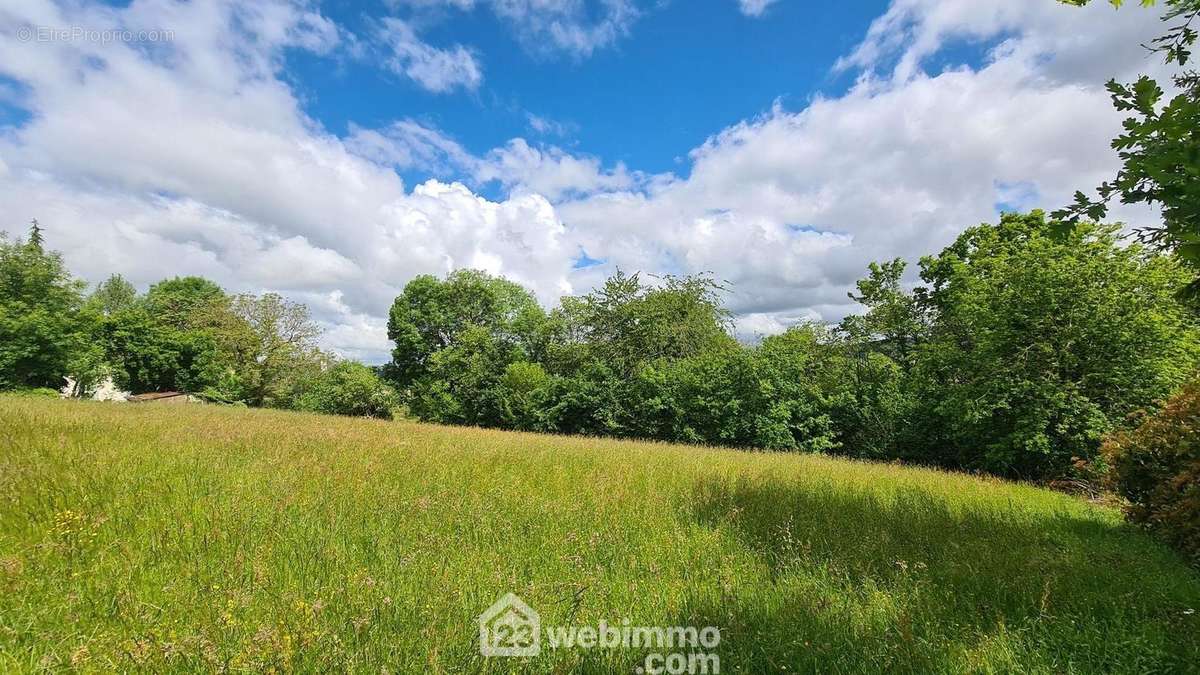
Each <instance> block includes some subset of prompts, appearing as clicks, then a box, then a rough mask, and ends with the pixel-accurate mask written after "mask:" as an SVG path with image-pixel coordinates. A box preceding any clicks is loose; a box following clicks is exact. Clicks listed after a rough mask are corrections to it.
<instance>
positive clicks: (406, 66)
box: [379, 17, 483, 94]
mask: <svg viewBox="0 0 1200 675" xmlns="http://www.w3.org/2000/svg"><path fill="white" fill-rule="evenodd" d="M379 37H380V40H381V41H382V42H383V43H384V44H385V45H387V46H388V48H389V49H390V50H391V57H390V58H389V59H388V60H387V62H386V64H387V66H388V67H389V68H390V69H391V70H392V71H394V72H396V73H397V74H400V75H404V76H406V77H408V78H410V79H412V80H413V81H414V82H416V83H417V84H419V85H421V86H422V87H424V88H425V89H428V90H429V91H432V92H434V93H438V94H444V93H446V92H449V91H453V90H454V89H457V88H460V87H461V88H463V89H467V90H475V89H478V88H479V83H480V82H482V81H483V67H482V66H480V65H479V62H478V61H477V60H476V59H475V55H474V54H472V53H471V51H470V50H469V49H467V48H466V47H463V46H462V45H455V46H453V47H451V48H450V49H438V48H436V47H433V46H430V45H429V44H427V43H425V42H424V41H423V40H421V38H420V37H418V36H417V33H416V31H415V30H413V27H412V26H411V25H410V24H408V23H407V22H405V21H401V20H400V19H396V18H392V17H388V18H385V19H383V21H382V22H381V28H380V31H379Z"/></svg>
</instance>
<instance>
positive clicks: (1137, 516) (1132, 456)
mask: <svg viewBox="0 0 1200 675" xmlns="http://www.w3.org/2000/svg"><path fill="white" fill-rule="evenodd" d="M1103 454H1104V458H1105V459H1106V460H1107V461H1108V462H1109V463H1110V464H1111V466H1112V471H1111V474H1110V476H1111V480H1112V482H1113V484H1114V486H1115V487H1116V489H1117V491H1118V492H1120V494H1121V495H1122V496H1123V497H1125V498H1126V499H1128V500H1129V507H1128V509H1127V513H1128V516H1129V519H1130V520H1131V521H1133V522H1135V523H1139V524H1142V525H1144V526H1146V527H1148V528H1149V529H1151V530H1153V531H1154V532H1156V533H1157V534H1159V535H1160V536H1162V537H1163V538H1164V539H1166V540H1167V541H1168V542H1169V543H1170V544H1171V545H1172V546H1175V547H1176V548H1178V549H1179V550H1181V551H1182V552H1183V553H1184V555H1185V556H1187V558H1188V559H1189V561H1190V562H1191V563H1192V564H1193V565H1197V566H1200V380H1195V381H1193V382H1192V383H1191V384H1189V385H1187V386H1186V387H1184V388H1183V389H1182V390H1181V391H1180V392H1179V393H1178V394H1176V395H1175V396H1174V397H1173V398H1172V399H1171V400H1169V401H1168V402H1167V404H1166V405H1165V406H1164V407H1163V408H1162V409H1161V410H1160V411H1158V412H1157V413H1156V414H1154V415H1152V416H1149V417H1146V418H1145V419H1144V420H1142V422H1141V424H1140V425H1139V426H1138V427H1137V428H1135V429H1133V430H1132V431H1121V432H1117V433H1114V434H1112V435H1110V436H1109V437H1108V438H1107V439H1106V440H1105V442H1104V446H1103Z"/></svg>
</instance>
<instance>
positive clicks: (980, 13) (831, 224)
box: [0, 0, 1160, 361]
mask: <svg viewBox="0 0 1200 675" xmlns="http://www.w3.org/2000/svg"><path fill="white" fill-rule="evenodd" d="M430 1H444V0H430ZM456 1H457V2H458V3H459V6H460V7H469V6H474V5H473V3H471V2H470V1H469V0H456ZM479 1H480V2H484V1H485V0H479ZM1033 5H1034V3H1014V2H1011V0H955V1H954V2H949V1H947V2H933V1H932V0H925V1H918V0H896V2H894V3H893V6H892V8H891V9H889V11H888V13H887V14H886V15H885V17H883V18H881V19H880V20H879V21H877V22H876V23H875V24H874V25H873V27H872V28H871V31H870V33H869V35H868V36H867V38H866V40H865V41H864V42H863V43H862V45H860V46H859V47H858V48H857V49H856V50H854V51H853V52H852V53H851V54H850V55H849V56H848V57H847V59H846V60H845V61H844V62H843V63H842V67H843V68H847V69H855V70H857V71H859V72H860V77H859V79H858V81H857V83H856V84H855V85H854V86H853V87H852V88H851V89H850V91H848V92H846V93H845V94H844V95H842V96H839V97H836V98H828V97H826V98H821V97H818V98H815V99H814V100H813V101H812V102H811V103H810V104H809V105H808V106H807V107H805V108H804V109H802V110H785V109H783V108H781V107H775V108H772V109H771V110H769V111H767V112H766V113H764V114H763V115H762V116H760V117H758V118H755V119H750V120H746V121H743V122H741V123H739V124H735V125H732V126H730V127H729V128H727V129H724V130H721V131H719V132H718V133H715V134H714V135H713V136H712V137H711V138H710V139H708V140H707V141H706V142H705V143H704V144H702V145H701V146H700V147H698V148H696V149H695V150H693V151H692V152H691V153H690V155H689V158H690V171H689V172H687V174H686V175H684V176H674V175H670V174H663V175H657V176H645V175H642V174H640V173H638V172H636V171H632V170H628V169H626V168H625V167H624V166H622V165H620V164H617V165H615V166H611V165H607V166H606V164H605V163H604V162H603V161H602V160H601V159H600V158H597V157H590V156H586V155H579V154H576V153H572V152H568V151H566V150H563V149H562V148H558V147H555V146H552V145H550V146H547V145H537V144H531V143H530V142H528V141H526V140H524V139H513V140H512V141H510V142H508V143H507V144H505V145H502V146H500V147H498V148H495V149H493V150H491V151H490V152H485V153H482V154H472V153H471V152H469V151H467V150H466V149H465V148H464V147H463V146H461V145H460V144H459V143H457V142H456V141H454V139H453V138H452V137H450V136H448V135H447V134H445V133H442V132H441V131H439V130H437V129H435V128H432V127H430V126H429V125H427V124H422V123H420V122H417V121H415V120H411V119H405V120H400V121H397V122H395V123H393V124H390V125H387V126H385V127H383V128H378V129H369V128H363V127H358V126H352V127H351V132H350V134H349V136H348V137H347V138H345V139H341V138H337V137H335V136H333V135H331V134H330V133H329V132H327V131H326V130H324V129H323V128H321V126H320V125H319V124H318V123H317V122H316V121H314V120H312V119H310V118H308V117H307V116H305V115H304V113H303V112H302V110H301V107H300V104H299V102H298V100H297V97H296V95H295V93H294V92H293V90H292V88H291V87H290V86H288V85H287V84H286V83H285V80H284V77H283V73H282V68H283V52H284V50H286V49H305V50H310V51H313V52H316V53H321V54H332V53H336V52H337V50H339V49H343V48H344V45H345V43H346V42H347V36H346V34H345V33H344V32H343V31H341V30H340V29H339V28H338V27H336V26H334V25H333V24H332V23H331V22H330V21H329V20H328V19H326V18H325V17H322V16H320V15H319V14H316V13H314V12H313V11H312V10H311V9H310V8H308V7H307V5H303V4H293V3H289V2H285V1H283V0H271V1H267V0H264V1H263V2H258V3H254V4H253V5H249V6H248V5H245V4H243V3H234V2H232V1H228V2H225V1H216V0H214V1H212V2H205V3H176V2H168V1H167V0H143V1H140V2H137V3H132V4H130V5H129V6H128V7H124V8H113V7H107V6H102V7H101V6H91V5H87V6H82V7H80V6H76V5H71V10H70V13H69V14H68V13H67V12H66V10H60V9H59V8H58V6H56V5H53V4H50V3H41V2H27V3H22V4H21V5H19V6H12V5H4V6H2V7H0V74H3V75H4V76H6V77H8V78H11V79H14V80H16V81H18V82H19V83H20V87H19V96H20V99H19V104H20V105H21V106H22V107H24V108H27V109H29V112H30V113H31V116H30V118H29V120H28V121H25V122H23V123H22V124H21V125H20V126H18V127H16V128H9V129H7V130H6V131H5V133H4V134H3V135H0V157H2V158H3V159H2V160H0V203H3V204H5V205H6V207H7V213H8V215H9V218H10V222H9V223H5V225H7V226H13V225H15V224H17V223H21V222H27V221H28V220H29V219H30V218H33V217H37V218H39V219H40V220H41V221H42V222H43V224H44V225H45V226H46V227H47V232H48V236H49V237H50V243H51V245H53V246H54V247H55V248H58V249H61V250H63V251H64V253H65V255H66V257H67V261H68V263H69V264H70V266H71V267H72V269H74V270H76V271H77V272H78V273H79V274H82V275H83V276H84V277H86V278H87V279H89V280H91V281H98V280H100V279H102V278H104V277H105V276H107V275H108V274H109V273H111V272H114V271H120V272H122V273H123V274H125V275H126V276H128V277H131V278H132V279H134V280H135V281H136V282H138V283H140V284H142V285H143V286H144V285H146V284H148V283H151V282H153V281H156V280H158V279H161V278H163V277H167V276H173V275H176V274H202V275H205V276H209V277H212V278H214V279H216V280H217V281H219V282H221V283H222V284H224V285H225V286H226V287H227V288H229V289H230V290H232V291H263V290H275V291H279V292H282V293H284V294H286V295H288V296H290V297H294V298H296V299H299V300H303V301H305V302H307V303H309V304H310V306H311V307H312V308H313V311H314V314H315V316H316V317H317V319H318V320H320V321H321V322H322V323H323V324H324V325H326V326H327V327H328V332H327V334H326V337H325V339H326V341H327V344H328V345H330V346H331V347H334V348H336V349H338V350H339V351H341V352H342V353H344V354H348V355H353V356H357V357H360V358H365V359H368V360H371V361H379V360H382V359H383V358H385V357H386V351H387V347H388V345H387V344H386V340H385V339H384V338H385V333H384V331H383V325H384V322H385V318H384V317H385V316H386V312H387V308H388V307H389V305H390V303H391V301H392V299H393V298H394V297H395V295H396V294H397V293H398V292H399V290H400V289H401V288H402V287H403V284H404V283H406V282H407V281H408V280H409V279H411V278H412V277H413V276H414V275H416V274H420V273H437V274H440V273H444V272H447V271H449V270H451V269H453V268H456V267H463V266H470V267H480V268H483V269H486V270H488V271H491V272H494V273H499V274H504V275H506V276H509V277H510V278H512V279H514V280H516V281H519V282H521V283H523V284H526V285H527V286H529V287H530V288H531V289H533V290H535V292H536V293H537V294H538V295H539V297H540V298H541V299H542V300H543V301H545V302H553V301H554V300H555V299H556V298H557V297H558V295H559V294H561V293H565V292H569V291H572V290H582V289H586V288H588V287H589V286H591V285H592V284H594V283H596V282H598V281H600V280H601V279H602V278H603V276H604V275H605V274H607V273H609V272H611V271H612V269H613V268H614V267H617V266H620V267H621V268H623V269H626V270H628V271H635V270H643V271H646V272H659V273H661V272H699V271H711V272H712V273H713V274H714V275H715V276H717V277H718V278H719V279H723V280H727V281H729V282H730V284H731V285H732V288H733V294H732V295H731V296H730V301H731V304H732V307H733V308H734V309H735V310H736V311H737V312H739V314H740V315H741V317H740V320H739V323H738V326H739V331H741V332H742V333H744V334H755V333H769V332H774V331H777V330H780V329H781V328H782V327H785V326H787V325H790V324H791V323H794V322H795V321H797V320H801V319H805V318H811V317H813V316H820V317H823V318H827V319H837V318H840V317H841V316H843V315H844V314H846V313H847V312H849V311H851V310H852V309H853V303H851V302H850V301H849V300H848V299H847V297H846V292H847V291H848V290H849V289H850V288H851V287H852V284H853V281H854V280H855V279H856V278H858V277H859V276H861V274H862V273H863V270H864V269H865V266H866V263H867V262H868V261H870V260H874V259H885V258H892V257H895V256H897V255H899V256H905V257H908V258H910V259H913V258H915V257H916V256H917V255H920V254H922V253H927V252H931V251H934V250H936V249H937V248H938V247H940V246H941V245H943V244H945V243H946V242H948V241H949V240H950V239H951V238H952V237H954V236H955V235H956V234H957V233H958V232H960V231H961V230H962V229H963V228H964V227H967V226H969V225H972V224H975V223H978V222H981V221H985V220H993V219H994V218H995V213H994V210H993V207H994V204H995V203H996V202H1003V201H1008V202H1012V201H1019V202H1021V203H1022V204H1025V203H1030V204H1029V205H1032V202H1035V201H1036V202H1037V203H1039V204H1041V205H1044V206H1047V207H1055V206H1059V205H1061V204H1064V203H1066V202H1067V201H1068V198H1069V195H1070V193H1071V192H1072V191H1074V190H1075V189H1078V188H1087V187H1089V186H1091V185H1094V184H1096V183H1097V182H1099V181H1100V180H1102V179H1103V178H1106V177H1108V176H1109V175H1111V172H1112V171H1113V170H1114V168H1115V167H1116V165H1117V160H1116V157H1115V156H1114V153H1113V152H1112V151H1111V150H1110V149H1109V148H1108V141H1109V139H1110V138H1111V137H1112V136H1113V135H1114V134H1115V133H1117V132H1118V131H1119V117H1120V116H1119V115H1118V114H1117V113H1115V112H1114V111H1112V109H1111V106H1110V104H1109V102H1108V97H1107V95H1106V93H1105V92H1104V91H1103V88H1102V86H1101V85H1102V82H1103V81H1104V80H1105V79H1107V78H1108V77H1110V76H1117V77H1120V78H1126V79H1127V78H1128V77H1130V76H1131V75H1132V74H1133V73H1135V72H1136V71H1138V70H1140V69H1143V68H1148V67H1153V60H1152V59H1147V58H1145V57H1143V56H1141V52H1140V51H1139V47H1138V46H1137V45H1139V44H1140V43H1142V42H1145V41H1146V40H1147V39H1148V38H1150V37H1152V36H1153V35H1155V34H1156V33H1157V32H1158V31H1159V30H1160V27H1159V26H1158V24H1157V21H1156V20H1155V15H1153V14H1151V13H1148V12H1138V11H1124V12H1122V13H1121V14H1118V15H1113V14H1112V13H1111V11H1109V10H1108V8H1107V7H1105V6H1103V5H1102V4H1101V3H1093V5H1092V6H1090V7H1088V8H1087V9H1082V10H1081V9H1074V8H1069V7H1064V6H1060V5H1057V4H1056V3H1052V2H1046V3H1037V6H1036V7H1034V6H1033ZM1043 5H1044V7H1043ZM578 6H579V5H578V3H571V2H565V3H554V2H550V0H545V1H544V2H535V1H534V0H526V1H523V2H514V3H512V4H511V8H515V9H512V10H511V11H514V12H518V13H519V12H522V11H523V12H534V13H538V12H540V13H542V15H543V16H554V15H556V14H557V15H562V16H568V17H571V16H574V17H575V18H576V19H580V18H581V17H583V18H586V15H584V14H572V12H575V11H576V10H575V9H572V8H573V7H578ZM497 11H499V10H497ZM506 11H508V10H506ZM564 12H565V14H564ZM602 16H603V15H602ZM573 20H574V19H573ZM580 20H582V19H580ZM539 21H541V20H539ZM536 23H537V22H536V21H535V22H534V24H536ZM22 25H51V26H56V25H87V26H89V27H94V28H97V29H103V28H108V27H112V28H117V27H137V28H172V29H174V30H176V37H175V40H174V41H173V42H171V43H169V44H165V45H155V46H152V48H149V49H147V48H142V47H139V46H137V45H126V44H119V43H110V44H98V43H78V42H76V43H72V42H61V43H36V42H21V41H20V40H17V39H16V37H15V33H14V31H15V29H16V27H19V26H22ZM531 25H532V24H531ZM531 30H534V31H535V32H536V31H537V30H543V29H531ZM568 32H569V31H568ZM547 35H549V34H548V33H547ZM548 39H549V40H551V41H553V38H548ZM962 40H974V41H982V42H983V43H986V44H988V45H990V53H989V55H988V57H987V59H986V60H985V62H984V63H982V64H980V65H976V66H974V67H966V66H961V67H954V68H950V69H946V70H939V71H937V72H932V71H930V70H929V67H928V65H927V64H928V63H929V62H931V61H933V59H930V56H932V55H934V54H937V53H938V52H939V51H942V50H943V49H944V48H945V46H946V45H947V44H949V43H954V42H956V41H962ZM555 44H557V43H555ZM596 44H599V43H596ZM558 48H562V47H558ZM593 48H596V47H595V46H594V47H593ZM418 51H419V50H418ZM584 51H585V52H586V50H584ZM434 70H436V69H434ZM450 71H451V72H454V69H453V68H451V69H450ZM431 72H432V71H431ZM428 77H430V78H433V76H432V75H429V76H428ZM435 79H436V78H435ZM451 79H452V78H451ZM444 81H447V82H448V81H449V80H444ZM447 86H466V85H462V84H459V85H447ZM397 166H399V167H404V168H408V169H413V170H421V171H427V172H431V173H433V174H434V175H438V176H441V177H445V180H431V181H427V182H425V183H423V184H421V185H417V186H416V187H415V188H411V189H409V188H408V187H406V186H405V185H404V184H403V182H402V181H401V179H400V178H399V177H398V176H397V174H396V173H395V172H394V170H393V167H397ZM453 176H458V177H460V178H462V179H463V180H465V181H466V182H467V183H468V184H470V185H474V186H478V185H480V184H482V183H485V182H490V181H495V182H496V183H498V184H500V185H502V186H503V187H505V188H507V190H508V191H509V193H510V196H509V197H508V198H507V199H502V200H490V199H485V198H482V197H480V196H479V195H477V194H475V193H474V192H473V191H472V190H471V189H470V188H469V187H468V186H467V185H464V184H462V183H457V182H453V181H452V180H451V177H453ZM1117 215H1118V216H1119V217H1124V218H1127V219H1129V220H1130V221H1131V222H1145V221H1146V219H1149V218H1153V214H1149V213H1147V212H1145V211H1140V210H1133V209H1125V210H1122V211H1120V212H1119V213H1118V214H1117ZM580 251H586V252H587V255H588V256H589V257H590V258H592V259H598V260H603V261H605V262H604V263H603V264H599V265H594V266H590V267H587V268H586V269H582V270H574V271H573V270H572V261H573V259H574V258H576V257H577V256H578V255H579V254H580Z"/></svg>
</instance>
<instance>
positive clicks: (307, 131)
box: [0, 1, 574, 361]
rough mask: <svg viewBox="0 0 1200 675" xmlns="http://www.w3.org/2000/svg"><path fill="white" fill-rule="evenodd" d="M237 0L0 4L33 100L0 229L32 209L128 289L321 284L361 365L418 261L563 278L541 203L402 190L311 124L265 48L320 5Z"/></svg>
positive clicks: (569, 251)
mask: <svg viewBox="0 0 1200 675" xmlns="http://www.w3.org/2000/svg"><path fill="white" fill-rule="evenodd" d="M245 11H247V10H245V9H244V7H242V6H241V5H240V4H235V3H232V2H230V3H218V2H208V3H186V4H182V3H174V2H166V1H162V2H139V3H134V4H133V5H131V6H129V7H128V8H125V9H111V8H102V9H86V10H82V13H76V14H70V15H67V14H64V13H61V12H60V10H59V9H58V8H56V7H55V6H53V5H48V4H46V5H42V4H34V3H29V4H26V5H22V6H21V7H20V9H15V8H8V7H5V8H3V9H0V26H11V27H13V30H12V31H7V32H6V30H5V29H3V28H0V74H3V75H4V76H6V77H9V78H12V79H15V80H17V81H19V82H20V83H21V85H22V90H23V91H25V92H26V93H27V95H26V96H25V98H24V99H23V101H22V102H23V105H25V106H27V107H28V108H29V109H30V112H31V117H30V119H29V121H27V122H25V123H24V124H23V125H22V126H20V127H19V128H16V129H14V130H11V131H10V133H7V134H6V135H4V136H2V137H0V156H2V157H3V158H4V166H5V167H6V170H5V171H2V172H0V203H4V204H5V205H6V207H7V213H8V214H9V218H10V221H9V222H8V223H5V224H4V226H5V227H7V228H15V229H17V230H18V232H15V234H20V233H21V232H20V231H19V230H20V228H22V227H23V226H22V225H20V223H23V222H28V221H29V220H30V219H31V218H34V217H37V218H39V219H40V220H41V221H42V223H43V224H44V225H45V227H46V229H47V236H48V238H49V242H50V244H51V245H52V246H54V247H55V248H56V249H59V250H62V251H63V252H64V254H65V256H66V259H67V262H68V264H69V266H70V267H71V269H72V270H74V271H75V272H76V273H77V274H80V275H81V276H83V277H84V278H86V279H88V280H90V281H93V282H95V281H99V280H101V279H103V278H104V277H106V276H107V275H108V274H110V273H112V272H118V271H119V272H121V273H123V274H125V275H126V276H127V277H129V278H131V279H133V280H134V281H135V282H137V283H139V284H140V285H142V286H143V287H144V286H145V285H148V284H149V283H152V282H154V281H157V280H159V279H162V278H164V277H170V276H175V275H179V274H200V275H204V276H208V277H211V278H213V279H215V280H217V281H218V282H220V283H222V284H223V285H225V286H226V287H227V288H228V289H229V290H231V291H235V292H240V291H251V292H261V291H265V290H274V291H279V292H281V293H284V294H285V295H288V296H290V297H296V298H298V299H311V298H321V297H329V296H330V294H333V293H338V294H339V295H338V298H339V299H340V302H341V303H342V305H344V306H345V307H344V308H343V307H341V306H338V305H331V304H329V303H321V304H318V305H316V306H314V308H313V309H314V313H315V315H316V317H317V319H318V320H320V321H321V322H323V323H324V324H326V325H328V326H329V327H330V330H329V332H328V333H327V334H326V337H325V340H326V344H328V345H329V346H330V347H332V348H335V349H337V350H338V351H340V352H342V353H346V354H354V355H359V356H363V357H364V358H368V359H370V360H372V361H379V360H382V359H384V358H385V357H386V350H385V349H384V348H385V345H382V344H381V342H380V340H379V335H380V334H379V326H380V325H382V324H381V322H382V321H383V319H382V317H384V316H386V312H387V308H388V307H389V306H390V303H391V301H392V299H393V298H394V297H395V295H396V294H397V293H398V292H399V290H400V289H401V288H402V287H403V284H404V283H406V282H407V281H408V280H409V279H411V278H412V277H413V276H414V275H416V274H421V273H435V274H442V273H444V272H446V271H448V270H449V269H451V268H454V267H460V266H479V267H484V268H486V269H489V270H491V271H493V272H497V273H502V274H505V275H508V276H511V277H512V278H514V279H518V280H520V281H521V282H522V283H525V284H526V285H528V286H529V287H530V288H532V289H535V290H536V291H537V292H538V293H539V295H540V296H541V297H542V298H544V299H547V300H549V299H552V298H556V297H557V296H558V295H559V294H560V293H562V292H564V291H566V290H569V289H570V283H569V280H568V275H569V272H570V267H571V257H572V256H573V255H574V248H572V247H570V246H569V244H567V243H565V242H564V237H565V233H564V227H563V225H562V223H561V222H560V220H559V219H558V217H557V214H556V212H555V210H554V207H553V206H551V205H550V203H549V202H548V201H546V200H545V199H544V198H542V197H539V196H536V195H527V196H522V197H517V198H513V199H509V200H504V201H498V202H497V201H489V200H486V199H483V198H480V197H478V196H476V195H474V194H472V193H471V192H470V190H468V189H467V188H466V187H463V186H462V185H457V184H449V183H439V182H428V183H425V184H423V185H419V186H417V187H416V188H415V189H413V190H411V191H407V190H406V189H405V186H404V185H403V183H402V181H401V180H400V179H399V177H398V176H397V175H396V174H395V173H394V172H393V171H392V170H391V169H390V168H387V167H384V166H382V165H380V164H379V163H378V162H376V161H371V160H369V159H366V158H364V157H362V156H361V154H360V153H361V152H362V146H363V145H364V144H365V142H366V141H365V140H364V138H365V137H363V136H361V135H360V136H359V137H358V138H355V137H352V138H350V139H348V140H347V141H345V142H343V141H342V140H341V139H338V138H336V137H333V136H331V135H329V134H328V133H326V132H325V131H323V130H322V129H321V128H320V127H319V125H317V124H316V123H315V122H314V121H313V120H311V119H309V118H307V117H306V116H305V115H304V114H303V113H302V112H301V110H300V106H299V102H298V101H297V99H296V98H295V96H294V95H293V94H292V92H291V90H290V88H289V87H288V86H286V85H285V84H284V83H283V82H282V80H281V72H280V68H281V67H282V57H281V53H280V52H281V50H282V49H284V48H302V49H311V48H317V49H321V50H323V51H324V50H327V49H328V48H330V45H329V44H328V43H325V42H320V41H318V40H315V39H313V38H312V36H313V35H314V34H315V33H313V32H312V31H310V30H308V29H307V28H305V26H310V25H317V26H320V25H326V24H325V22H324V19H322V18H320V17H314V16H312V15H311V14H309V13H308V12H307V10H305V9H304V8H303V7H298V6H295V5H292V4H289V3H284V2H272V3H265V2H262V3H255V5H254V9H253V14H252V16H249V17H247V16H245V15H243V12H245ZM27 24H28V25H51V26H57V25H75V24H80V25H87V26H89V27H95V28H97V29H103V28H107V27H113V28H116V27H122V26H130V25H150V26H157V27H164V28H175V27H178V28H176V38H175V40H174V41H173V42H171V43H170V44H167V45H162V46H161V48H160V50H158V51H155V50H145V49H142V48H140V47H139V46H138V45H128V44H119V43H109V44H100V43H88V42H60V43H37V42H22V41H20V40H18V39H17V38H16V36H15V34H14V31H15V28H16V27H19V26H21V25H27ZM247 31H252V32H247ZM243 33H244V34H243ZM321 34H325V35H327V36H329V39H330V40H334V39H336V36H337V32H336V31H334V32H326V33H321ZM410 131H411V129H410ZM430 139H434V137H432V136H431V137H429V138H428V139H427V140H430ZM411 161H414V162H419V161H424V159H423V158H422V157H420V156H418V157H416V158H415V159H413V160H411ZM10 231H11V230H10Z"/></svg>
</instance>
